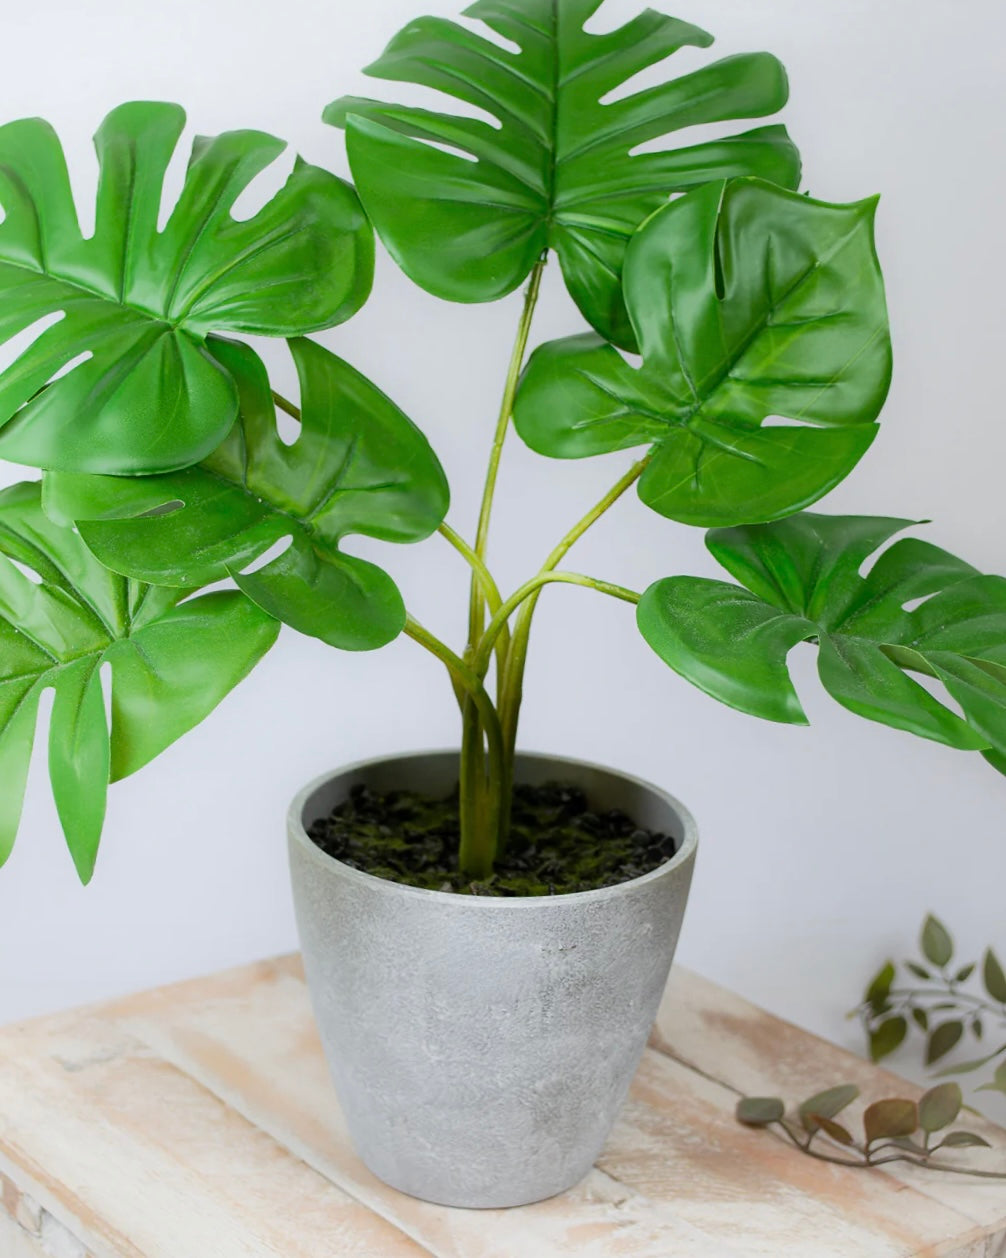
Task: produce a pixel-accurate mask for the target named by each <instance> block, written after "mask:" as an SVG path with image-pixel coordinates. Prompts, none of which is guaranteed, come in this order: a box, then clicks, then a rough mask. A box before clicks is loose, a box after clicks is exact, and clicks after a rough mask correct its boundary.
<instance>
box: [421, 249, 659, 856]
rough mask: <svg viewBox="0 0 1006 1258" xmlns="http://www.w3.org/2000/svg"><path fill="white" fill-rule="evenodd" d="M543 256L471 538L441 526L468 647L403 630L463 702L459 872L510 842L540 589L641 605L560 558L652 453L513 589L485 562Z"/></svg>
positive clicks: (618, 588) (513, 357) (628, 485)
mask: <svg viewBox="0 0 1006 1258" xmlns="http://www.w3.org/2000/svg"><path fill="white" fill-rule="evenodd" d="M545 261H546V259H545V256H544V255H543V256H542V257H541V258H540V259H539V260H538V262H537V263H536V264H535V267H534V270H533V271H532V273H531V278H530V282H529V284H528V287H527V290H526V292H525V296H524V306H523V310H522V312H521V318H520V323H519V325H518V329H517V337H516V340H515V342H514V347H513V353H512V355H511V358H510V365H509V368H508V370H507V377H506V384H505V386H504V389H503V397H502V400H501V403H500V410H499V418H498V420H497V423H496V429H495V433H494V436H493V443H492V448H491V450H490V453H489V463H488V467H487V470H486V478H485V487H484V489H483V493H482V503H481V507H480V509H479V518H478V527H477V531H476V535H475V541H474V544H470V543H468V542H467V541H466V540H465V539H464V538H463V537H462V536H461V535H460V534H459V533H457V532H456V531H455V530H454V529H453V528H451V526H450V525H448V524H443V525H442V526H441V528H440V530H439V531H440V534H441V536H442V537H444V538H445V540H446V541H447V542H448V543H449V544H450V545H451V546H453V547H454V549H455V550H456V551H457V552H458V554H459V555H461V557H462V558H463V559H464V560H465V562H466V563H467V564H468V565H469V567H470V568H471V592H470V595H469V607H468V640H467V643H466V645H465V648H464V652H463V654H460V655H459V654H458V653H457V652H455V651H453V650H452V649H451V648H450V647H449V646H448V645H447V644H446V643H444V642H442V641H441V640H440V639H439V638H437V637H436V636H435V635H434V634H432V633H430V631H429V630H428V629H426V628H424V627H423V626H422V625H421V624H420V623H419V622H418V621H417V620H416V619H415V618H414V617H413V616H410V617H409V619H408V622H407V624H406V628H405V632H406V633H407V634H408V635H409V637H411V638H412V639H413V641H415V642H418V643H419V645H420V646H422V647H424V648H425V649H426V650H428V651H430V652H431V653H432V654H433V655H435V656H436V657H437V658H438V659H439V660H440V661H441V662H442V663H443V664H444V665H445V667H446V668H447V671H448V673H449V675H450V678H451V684H452V686H453V688H454V693H455V696H456V697H457V700H458V704H459V706H460V708H461V715H462V736H461V771H460V783H459V786H460V804H459V806H460V813H461V850H460V857H459V859H460V865H461V869H462V871H463V872H464V873H465V874H466V875H468V876H469V877H471V878H474V879H483V878H486V877H488V876H489V874H490V873H491V872H492V868H493V864H494V862H495V860H496V859H497V857H498V856H499V854H500V853H501V852H502V851H503V850H504V848H505V846H506V841H507V833H508V829H509V801H510V798H511V792H512V788H513V780H514V756H515V754H516V745H517V725H518V722H519V719H520V708H521V698H522V695H523V685H524V670H525V667H526V664H527V652H528V645H529V641H530V636H531V625H532V620H533V617H534V612H535V608H536V606H537V604H538V599H539V597H540V595H541V592H542V590H543V589H544V588H545V586H546V585H551V584H565V585H579V586H584V587H586V588H588V589H592V590H597V591H599V592H600V593H602V594H607V595H609V596H611V597H613V598H617V599H621V600H623V601H625V602H628V603H633V604H635V603H638V602H639V598H640V596H639V594H637V593H636V592H635V591H633V590H629V589H626V588H625V587H623V586H620V585H614V584H612V583H611V582H609V581H602V580H598V579H597V578H595V577H589V576H584V575H583V574H582V573H578V572H566V571H564V570H561V569H560V568H559V564H560V563H561V562H562V560H563V559H564V558H565V557H566V555H567V553H568V552H569V550H570V549H571V548H572V547H573V545H574V544H575V543H576V542H577V541H578V540H579V539H580V538H581V537H582V536H583V534H584V533H586V532H587V530H588V529H589V528H590V527H591V525H593V524H594V523H595V522H596V521H597V520H599V519H600V518H601V516H602V515H604V513H605V512H606V511H607V510H608V508H609V507H611V506H613V505H614V504H615V503H616V502H617V501H618V500H619V498H621V497H622V495H623V494H624V493H625V492H626V490H628V489H629V488H631V486H632V485H634V484H635V482H636V481H637V480H638V479H639V477H640V475H641V474H642V472H643V469H644V468H645V466H646V462H647V460H646V459H645V458H643V459H640V460H638V461H637V462H636V463H634V464H633V466H632V467H631V468H629V470H628V471H627V472H626V473H625V474H624V475H623V476H622V477H620V478H619V480H618V481H617V482H616V483H615V484H614V485H613V486H612V487H611V489H609V490H608V492H607V493H606V494H604V495H603V497H602V498H601V499H600V500H599V501H598V502H597V503H595V505H594V506H593V507H591V509H590V510H589V511H588V512H587V513H586V514H585V515H584V516H583V517H582V518H581V519H580V520H578V521H577V522H576V524H574V525H573V527H572V528H571V529H570V530H569V532H567V533H566V535H565V536H564V537H563V538H562V539H561V540H560V541H559V542H558V544H557V545H556V546H555V547H554V548H553V549H552V551H551V552H550V553H549V554H548V556H547V557H546V558H545V560H544V562H543V563H542V565H541V568H540V569H539V570H538V572H537V573H536V574H535V575H534V576H532V577H530V578H529V579H528V580H527V581H525V582H524V583H523V584H522V585H520V586H519V587H518V588H517V589H516V590H514V592H513V593H512V594H510V595H508V596H507V597H505V598H504V597H503V595H502V594H501V592H500V589H499V586H498V584H497V583H496V581H495V579H494V577H493V575H492V573H491V571H490V570H489V566H488V564H487V562H486V553H487V550H488V546H489V533H490V525H491V522H492V510H493V499H494V495H495V492H496V482H497V479H498V476H499V467H500V459H501V456H502V452H503V443H504V441H505V439H506V434H507V430H508V428H509V426H510V422H511V418H512V414H513V405H514V398H515V396H516V393H517V385H518V382H519V380H520V374H521V369H522V367H523V365H524V360H525V356H526V354H527V346H528V338H529V336H530V331H531V323H532V319H533V316H534V310H535V306H536V305H537V301H538V295H539V291H540V288H541V278H542V273H543V271H544V268H545ZM494 665H495V667H494Z"/></svg>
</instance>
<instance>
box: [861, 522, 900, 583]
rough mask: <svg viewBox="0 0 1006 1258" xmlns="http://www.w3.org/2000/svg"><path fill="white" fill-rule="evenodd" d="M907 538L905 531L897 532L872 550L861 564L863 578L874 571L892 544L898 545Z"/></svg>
mask: <svg viewBox="0 0 1006 1258" xmlns="http://www.w3.org/2000/svg"><path fill="white" fill-rule="evenodd" d="M904 540H905V534H904V531H902V532H900V533H895V534H894V536H893V537H889V538H888V539H887V540H886V541H885V542H884V543H883V545H881V546H878V547H877V549H876V550H874V551H872V552H871V553H870V554H869V555H867V556H866V558H865V559H864V560H863V562H862V563H861V564H860V565H859V568H858V572H859V575H860V576H861V577H863V578H866V577H868V576H869V575H870V573H871V572H872V571H873V567H874V565H875V564H876V563H878V561H879V560H880V558H881V556H883V555H886V554H887V552H888V551H889V550H890V549H891V547H892V546H897V545H898V543H899V542H901V541H904Z"/></svg>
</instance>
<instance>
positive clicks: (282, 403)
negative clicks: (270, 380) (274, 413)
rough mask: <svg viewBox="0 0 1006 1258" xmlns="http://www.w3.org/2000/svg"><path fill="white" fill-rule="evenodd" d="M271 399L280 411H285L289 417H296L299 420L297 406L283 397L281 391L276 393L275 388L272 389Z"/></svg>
mask: <svg viewBox="0 0 1006 1258" xmlns="http://www.w3.org/2000/svg"><path fill="white" fill-rule="evenodd" d="M272 400H273V402H274V403H275V404H276V406H278V407H279V409H280V410H281V411H285V412H286V413H287V415H289V416H290V418H291V419H296V420H297V421H298V422H300V418H301V415H300V407H299V406H294V404H293V403H292V402H291V401H290V400H289V399H288V398H285V397H284V396H283V394H282V393H277V392H276V390H275V389H273V390H272Z"/></svg>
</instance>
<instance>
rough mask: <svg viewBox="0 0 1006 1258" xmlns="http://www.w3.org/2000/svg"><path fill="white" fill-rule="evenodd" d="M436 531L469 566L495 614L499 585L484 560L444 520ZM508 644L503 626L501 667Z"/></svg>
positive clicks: (507, 632)
mask: <svg viewBox="0 0 1006 1258" xmlns="http://www.w3.org/2000/svg"><path fill="white" fill-rule="evenodd" d="M437 532H438V533H439V534H440V536H441V537H443V538H444V539H445V540H446V541H448V542H449V543H450V544H451V545H452V546H453V547H454V549H455V550H456V551H457V552H458V554H459V555H460V556H461V557H462V558H463V559H464V561H465V562H466V563H467V564H468V566H469V567H470V568H471V570H472V573H473V574H474V577H475V579H476V580H477V581H478V583H479V585H480V586H481V588H482V595H483V597H484V599H485V601H486V605H487V606H488V608H489V614H490V616H495V615H496V613H497V612H498V611H499V609H500V606H501V604H502V602H503V596H502V595H501V594H500V592H499V586H497V584H496V581H495V579H494V577H493V574H492V573H491V572H490V571H489V568H488V567H487V566H486V563H485V561H484V560H482V559H480V558H479V556H478V555H477V554H476V553H475V551H474V550H473V549H472V548H471V546H469V545H468V543H467V542H466V541H465V539H464V538H463V537H462V536H461V535H460V534H459V533H457V532H455V530H454V529H452V528H451V526H450V525H449V524H447V523H446V522H445V523H443V524H441V525H440V527H439V528H438V529H437ZM509 644H510V634H509V631H508V629H506V627H504V632H503V633H502V634H501V636H500V641H499V643H498V644H497V652H498V654H499V656H500V660H499V663H500V667H501V668H502V667H503V664H504V663H505V658H506V649H507V647H508V646H509Z"/></svg>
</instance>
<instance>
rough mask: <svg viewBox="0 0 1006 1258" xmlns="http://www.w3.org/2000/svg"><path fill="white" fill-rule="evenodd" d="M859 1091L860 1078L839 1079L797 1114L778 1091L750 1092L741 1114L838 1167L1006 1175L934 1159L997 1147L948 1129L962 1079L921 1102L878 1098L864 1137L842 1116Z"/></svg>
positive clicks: (866, 1112)
mask: <svg viewBox="0 0 1006 1258" xmlns="http://www.w3.org/2000/svg"><path fill="white" fill-rule="evenodd" d="M858 1096H859V1088H857V1087H856V1085H855V1084H854V1083H843V1084H839V1085H837V1086H836V1087H832V1088H828V1089H827V1090H826V1091H824V1092H817V1093H815V1095H814V1096H811V1097H808V1098H807V1100H806V1101H804V1102H803V1103H802V1104H801V1105H800V1106H799V1108H798V1109H797V1112H796V1115H795V1116H794V1117H790V1116H788V1115H787V1113H786V1106H785V1103H784V1102H783V1101H782V1100H781V1099H780V1098H779V1097H777V1096H745V1097H742V1099H741V1100H740V1101H738V1103H737V1118H738V1121H740V1122H742V1123H744V1124H745V1125H746V1126H748V1127H766V1128H767V1127H775V1128H778V1129H779V1131H780V1132H781V1133H782V1135H783V1136H784V1137H785V1138H786V1139H787V1140H789V1141H791V1143H793V1144H794V1145H796V1147H797V1148H798V1149H799V1150H800V1152H801V1153H806V1154H807V1155H808V1157H812V1158H817V1159H818V1160H819V1161H822V1162H833V1163H835V1164H836V1165H837V1166H851V1167H855V1168H857V1169H866V1168H868V1167H875V1166H884V1165H886V1164H887V1163H889V1162H907V1163H908V1164H909V1165H910V1166H921V1167H926V1168H928V1169H930V1170H938V1171H946V1172H950V1173H952V1174H957V1175H974V1176H977V1177H978V1178H980V1179H1006V1171H991V1170H980V1169H977V1168H971V1167H963V1166H950V1165H948V1164H947V1163H945V1162H939V1161H933V1160H932V1159H933V1157H934V1155H935V1154H937V1153H939V1152H940V1151H941V1150H942V1149H967V1148H983V1149H989V1148H991V1147H992V1146H991V1145H990V1144H989V1142H988V1141H987V1140H986V1139H985V1138H984V1136H979V1135H978V1134H977V1133H976V1132H973V1131H965V1130H962V1129H958V1130H956V1131H947V1128H948V1127H949V1126H950V1125H951V1124H952V1123H953V1122H954V1121H955V1120H956V1119H957V1116H958V1114H959V1113H960V1111H961V1107H962V1104H963V1098H962V1096H961V1089H960V1086H959V1085H958V1084H956V1083H941V1084H938V1085H937V1086H936V1087H935V1088H930V1090H929V1091H928V1092H926V1093H925V1094H924V1095H923V1096H922V1097H921V1098H920V1099H919V1100H918V1101H913V1100H909V1099H908V1098H906V1097H900V1096H894V1097H886V1098H884V1099H882V1100H879V1101H874V1102H873V1103H872V1104H871V1105H868V1106H867V1107H866V1109H865V1110H864V1112H863V1138H862V1139H857V1138H856V1136H854V1135H853V1133H852V1132H851V1131H850V1130H849V1128H848V1127H847V1126H846V1125H845V1124H843V1123H840V1122H839V1121H838V1115H839V1114H841V1113H842V1111H843V1110H845V1109H846V1108H847V1107H848V1106H850V1105H851V1104H852V1103H853V1101H855V1100H856V1099H857V1098H858ZM941 1133H945V1134H941Z"/></svg>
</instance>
